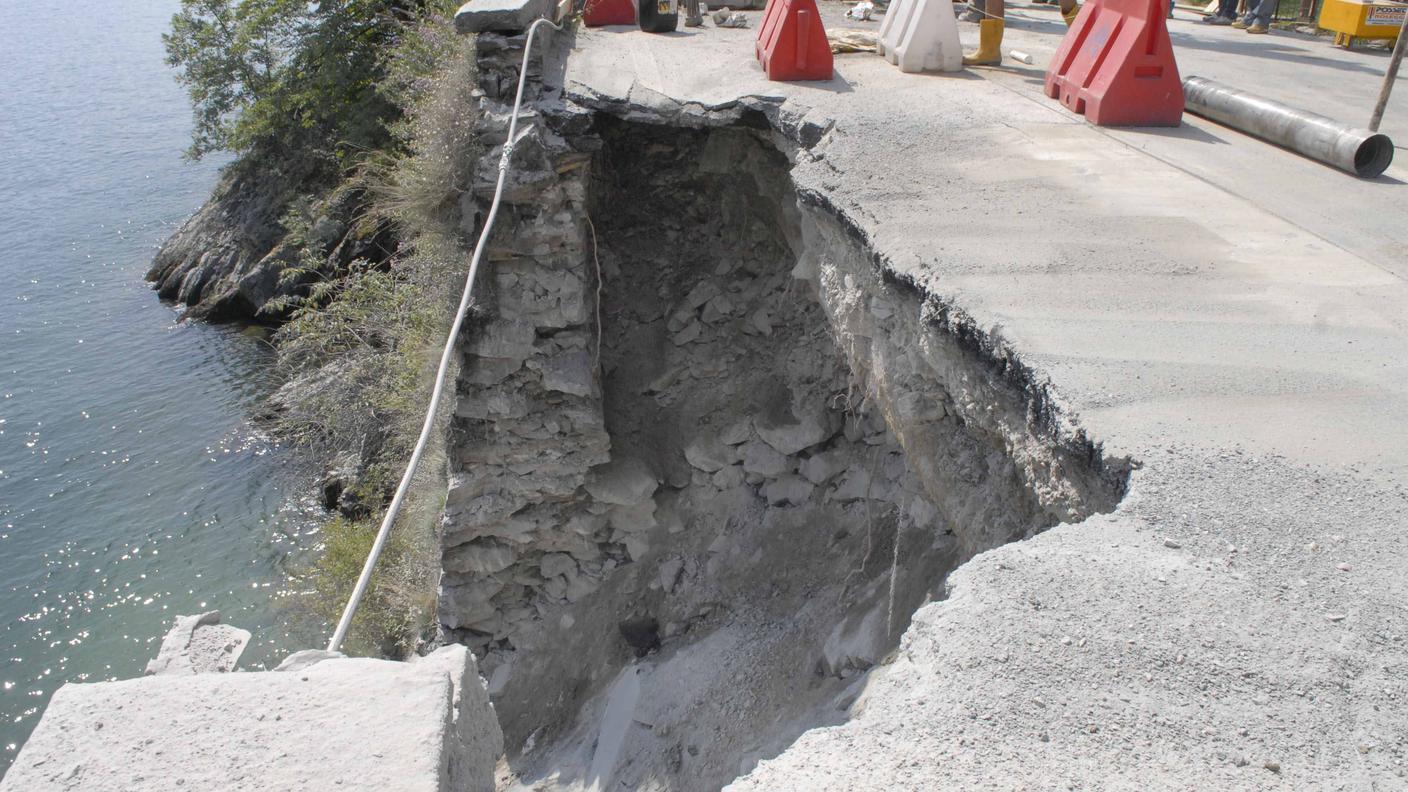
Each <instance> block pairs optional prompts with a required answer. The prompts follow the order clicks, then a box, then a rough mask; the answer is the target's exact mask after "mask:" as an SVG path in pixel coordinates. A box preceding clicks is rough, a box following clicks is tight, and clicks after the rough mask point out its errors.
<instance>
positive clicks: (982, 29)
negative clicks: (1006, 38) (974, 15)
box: [963, 19, 1004, 66]
mask: <svg viewBox="0 0 1408 792" xmlns="http://www.w3.org/2000/svg"><path fill="white" fill-rule="evenodd" d="M1003 26H1004V23H1003V21H1002V20H1001V19H984V20H983V21H982V22H979V23H978V51H977V52H975V53H973V54H972V55H964V56H963V65H964V66H993V65H996V64H999V63H1002V28H1003Z"/></svg>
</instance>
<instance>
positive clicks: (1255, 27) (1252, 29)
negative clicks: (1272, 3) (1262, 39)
mask: <svg viewBox="0 0 1408 792" xmlns="http://www.w3.org/2000/svg"><path fill="white" fill-rule="evenodd" d="M1247 32H1248V33H1257V34H1262V33H1270V32H1271V28H1269V27H1267V26H1266V25H1263V24H1262V23H1260V22H1254V23H1252V24H1251V25H1250V26H1249V27H1248V28H1247Z"/></svg>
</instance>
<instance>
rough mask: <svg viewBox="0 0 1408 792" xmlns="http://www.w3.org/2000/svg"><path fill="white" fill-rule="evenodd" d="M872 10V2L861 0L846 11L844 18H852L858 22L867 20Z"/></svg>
mask: <svg viewBox="0 0 1408 792" xmlns="http://www.w3.org/2000/svg"><path fill="white" fill-rule="evenodd" d="M874 10H875V4H874V3H872V2H870V0H861V1H860V2H859V3H856V4H855V7H854V8H851V9H850V10H848V11H847V12H846V18H847V19H854V20H856V21H859V22H869V21H870V13H871V12H872V11H874Z"/></svg>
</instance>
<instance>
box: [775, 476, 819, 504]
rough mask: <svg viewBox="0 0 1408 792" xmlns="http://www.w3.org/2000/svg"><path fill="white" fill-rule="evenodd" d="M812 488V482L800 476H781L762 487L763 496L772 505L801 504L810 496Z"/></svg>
mask: <svg viewBox="0 0 1408 792" xmlns="http://www.w3.org/2000/svg"><path fill="white" fill-rule="evenodd" d="M813 489H815V487H813V486H812V483H811V482H810V481H807V480H806V479H804V478H802V477H801V476H783V477H781V478H778V479H775V480H773V481H770V482H768V483H767V485H766V486H764V487H763V497H765V498H767V499H768V504H769V505H772V506H801V505H802V504H804V503H806V502H807V500H808V499H809V498H810V497H811V495H812V490H813Z"/></svg>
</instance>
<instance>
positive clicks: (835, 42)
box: [826, 28, 875, 53]
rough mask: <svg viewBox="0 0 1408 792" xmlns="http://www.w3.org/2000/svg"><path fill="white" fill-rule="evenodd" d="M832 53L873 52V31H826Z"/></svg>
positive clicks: (851, 29)
mask: <svg viewBox="0 0 1408 792" xmlns="http://www.w3.org/2000/svg"><path fill="white" fill-rule="evenodd" d="M826 40H827V42H828V43H830V44H831V51H832V52H837V53H840V52H875V31H873V30H856V29H854V28H841V29H840V30H828V31H826Z"/></svg>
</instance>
